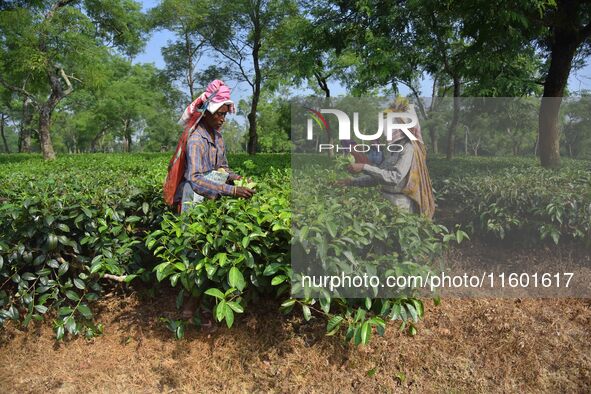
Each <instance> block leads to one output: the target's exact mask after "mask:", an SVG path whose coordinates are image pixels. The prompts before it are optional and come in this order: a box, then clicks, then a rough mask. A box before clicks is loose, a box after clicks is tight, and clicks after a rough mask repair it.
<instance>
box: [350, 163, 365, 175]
mask: <svg viewBox="0 0 591 394" xmlns="http://www.w3.org/2000/svg"><path fill="white" fill-rule="evenodd" d="M364 166H365V164H362V163H354V164H349V165H348V166H347V171H349V172H350V173H351V174H357V173H360V172H361V171H363V167H364Z"/></svg>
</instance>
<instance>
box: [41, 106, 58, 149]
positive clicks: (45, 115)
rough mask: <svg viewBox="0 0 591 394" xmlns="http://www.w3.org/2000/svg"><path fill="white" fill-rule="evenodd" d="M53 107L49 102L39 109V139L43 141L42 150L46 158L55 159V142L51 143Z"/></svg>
mask: <svg viewBox="0 0 591 394" xmlns="http://www.w3.org/2000/svg"><path fill="white" fill-rule="evenodd" d="M52 112H53V108H51V107H50V106H49V105H48V103H46V104H45V105H43V106H42V107H41V110H40V111H39V140H40V143H41V152H43V158H44V159H45V160H54V159H55V152H54V151H53V144H52V143H51V135H50V134H49V129H50V127H51V113H52Z"/></svg>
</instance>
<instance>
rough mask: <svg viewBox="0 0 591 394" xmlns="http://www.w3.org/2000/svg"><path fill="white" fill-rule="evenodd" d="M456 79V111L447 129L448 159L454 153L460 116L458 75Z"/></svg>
mask: <svg viewBox="0 0 591 394" xmlns="http://www.w3.org/2000/svg"><path fill="white" fill-rule="evenodd" d="M453 80H454V112H453V116H452V119H451V123H450V124H449V129H448V130H447V156H446V157H447V160H451V159H452V158H453V155H454V150H455V149H454V148H455V147H454V145H455V143H456V138H455V133H456V127H457V125H458V120H459V118H460V79H459V78H457V77H454V78H453Z"/></svg>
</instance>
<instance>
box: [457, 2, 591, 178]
mask: <svg viewBox="0 0 591 394" xmlns="http://www.w3.org/2000/svg"><path fill="white" fill-rule="evenodd" d="M462 3H463V5H464V7H463V9H462V11H461V12H462V14H463V16H464V20H465V22H466V25H467V26H468V28H469V29H470V30H471V31H472V32H474V35H473V36H474V39H475V40H476V42H477V43H480V44H481V45H488V46H489V47H491V48H492V47H493V46H494V45H496V46H497V47H499V48H506V47H507V46H511V47H514V48H515V47H517V48H519V47H520V46H521V47H524V48H527V47H529V46H531V45H532V44H533V45H536V47H537V49H538V53H540V54H541V56H542V58H543V60H544V62H545V65H544V67H543V68H542V73H541V75H540V76H538V75H535V74H533V73H532V74H533V75H532V77H533V78H532V79H539V82H540V83H541V84H542V85H543V94H542V97H543V98H542V105H541V106H540V111H539V115H538V134H539V136H538V139H539V142H538V144H539V148H540V149H539V155H540V162H541V164H542V166H543V167H547V168H553V167H558V166H559V165H560V142H559V141H560V136H559V129H558V120H559V110H560V105H561V102H562V96H564V94H565V89H566V86H567V82H568V76H569V74H570V72H571V69H572V68H573V67H574V68H579V67H582V66H583V65H584V63H585V62H584V59H585V58H586V56H587V55H589V53H590V51H591V40H590V36H591V2H589V1H586V0H533V1H525V2H511V1H507V0H496V1H484V0H482V1H481V0H476V1H472V2H468V1H465V2H462ZM484 21H486V23H484ZM491 44H492V45H491ZM485 63H486V62H485ZM493 75H494V74H493Z"/></svg>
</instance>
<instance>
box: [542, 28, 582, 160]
mask: <svg viewBox="0 0 591 394" xmlns="http://www.w3.org/2000/svg"><path fill="white" fill-rule="evenodd" d="M576 49H577V44H576V43H573V42H569V41H566V40H558V39H557V41H556V44H554V45H553V47H552V52H551V54H550V68H549V70H548V76H547V77H546V81H545V82H544V94H543V97H542V103H541V105H540V114H539V117H538V127H539V129H538V130H539V131H538V132H539V137H540V138H539V148H540V162H541V164H542V167H545V168H557V167H559V166H560V145H559V142H560V137H559V134H558V117H559V111H560V104H561V102H562V96H563V94H564V88H565V87H566V84H567V81H568V75H569V74H570V68H571V63H572V60H573V57H574V55H575V52H576Z"/></svg>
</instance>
